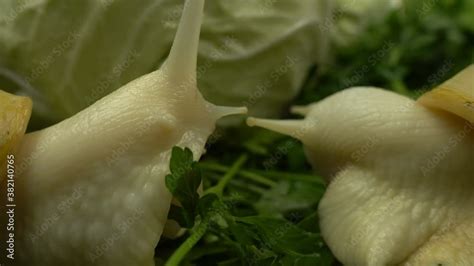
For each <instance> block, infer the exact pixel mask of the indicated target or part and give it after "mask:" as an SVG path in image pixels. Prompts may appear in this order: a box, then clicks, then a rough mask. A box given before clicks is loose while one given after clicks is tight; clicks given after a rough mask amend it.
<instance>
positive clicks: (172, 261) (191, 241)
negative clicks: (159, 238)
mask: <svg viewBox="0 0 474 266" xmlns="http://www.w3.org/2000/svg"><path fill="white" fill-rule="evenodd" d="M208 227H209V221H208V220H203V221H201V222H200V223H199V224H198V225H197V226H196V229H195V230H194V231H193V233H192V234H191V235H190V236H189V237H188V238H187V239H186V241H184V243H183V244H181V246H179V248H178V249H177V250H176V251H175V252H174V253H173V255H171V257H170V258H169V259H168V261H167V262H166V263H165V266H179V264H180V263H181V261H182V260H183V259H184V257H185V256H186V255H187V254H188V253H189V252H190V251H191V249H192V248H193V247H194V246H195V245H196V244H197V243H198V242H199V240H201V238H202V237H203V236H204V234H205V233H206V232H207V228H208Z"/></svg>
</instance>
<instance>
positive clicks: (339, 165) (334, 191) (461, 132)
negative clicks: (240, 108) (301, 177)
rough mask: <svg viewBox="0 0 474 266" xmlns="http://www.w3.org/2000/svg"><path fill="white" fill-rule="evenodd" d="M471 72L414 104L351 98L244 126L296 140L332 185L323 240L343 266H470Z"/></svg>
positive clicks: (355, 92)
mask: <svg viewBox="0 0 474 266" xmlns="http://www.w3.org/2000/svg"><path fill="white" fill-rule="evenodd" d="M473 101H474V66H473V65H471V66H469V67H467V68H466V69H465V70H463V71H462V72H460V73H459V74H457V75H456V76H454V77H453V78H452V79H450V80H448V81H446V82H445V83H443V84H442V85H440V86H439V87H437V88H435V89H434V90H432V91H430V92H427V93H425V94H424V95H422V96H421V97H420V98H419V100H418V101H414V100H412V99H410V98H407V97H404V96H401V95H398V94H396V93H394V92H390V91H387V90H383V89H379V88H368V87H359V88H350V89H347V90H344V91H342V92H339V93H336V94H335V95H332V96H330V97H328V98H327V99H325V100H322V101H321V102H318V103H314V104H311V105H309V106H306V107H296V108H294V109H293V111H294V112H295V113H298V114H302V115H304V116H305V119H303V120H289V121H288V120H287V121H276V120H267V119H256V118H249V119H248V124H249V125H251V126H259V127H263V128H267V129H270V130H273V131H277V132H280V133H283V134H287V135H292V136H294V137H295V138H298V139H300V140H301V141H302V142H303V144H304V145H305V148H306V152H307V157H308V160H309V161H310V162H311V163H312V165H313V166H314V167H315V169H316V170H319V171H320V173H322V174H323V175H324V176H325V177H327V178H328V179H329V180H330V184H329V187H328V190H327V192H326V193H325V195H324V197H323V198H322V201H321V203H320V206H319V215H320V219H321V220H320V226H321V230H322V234H323V237H324V239H325V240H326V242H327V243H328V245H329V247H330V248H331V250H332V252H333V253H334V255H335V256H336V257H337V258H338V259H339V260H340V261H341V262H342V263H343V264H344V265H369V266H372V265H373V266H376V265H377V266H378V265H398V264H401V265H474V193H473V191H474V125H473V124H472V122H474V108H473V104H472V103H473Z"/></svg>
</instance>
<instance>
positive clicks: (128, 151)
mask: <svg viewBox="0 0 474 266" xmlns="http://www.w3.org/2000/svg"><path fill="white" fill-rule="evenodd" d="M203 7H204V0H188V1H187V2H186V5H185V8H184V11H183V15H182V19H181V22H180V25H179V28H178V32H177V34H176V37H175V41H174V44H173V47H172V49H171V52H170V55H169V57H168V59H167V60H166V61H165V63H164V64H163V66H162V67H161V68H160V69H159V70H157V71H155V72H152V73H150V74H148V75H145V76H142V77H140V78H138V79H136V80H134V81H132V82H130V83H128V84H127V85H125V86H123V87H121V88H120V89H118V90H117V91H115V92H113V93H111V94H110V95H108V96H106V97H104V98H103V99H101V100H99V101H97V102H96V103H94V104H93V105H91V106H90V107H88V108H87V109H85V110H83V111H81V112H80V113H78V114H76V115H74V116H73V117H71V118H69V119H66V120H64V121H62V122H60V123H58V124H56V125H54V126H52V127H50V128H46V129H43V130H40V131H37V132H33V133H29V134H26V135H24V136H23V138H22V140H21V141H20V142H18V141H17V140H18V139H19V138H20V137H21V135H22V133H23V132H24V130H25V127H26V124H27V121H28V116H29V114H30V111H31V105H30V104H29V100H27V99H24V98H16V97H14V96H8V97H7V98H8V99H7V101H8V103H15V102H13V101H17V99H19V100H18V101H19V102H20V103H21V104H22V105H20V106H19V107H18V108H17V109H16V110H19V111H17V112H16V113H12V111H11V110H10V109H5V108H4V105H3V103H2V105H1V109H0V111H1V112H2V113H6V112H7V113H8V114H10V113H11V114H15V116H16V117H14V118H15V120H12V121H13V122H8V123H7V126H4V125H3V124H2V128H1V131H0V132H1V134H5V131H7V132H9V133H7V134H8V135H9V136H13V137H10V138H7V139H6V141H4V138H2V139H1V141H4V142H5V143H4V142H2V147H1V151H2V154H1V155H2V156H3V157H2V159H3V160H4V158H5V152H4V151H5V149H8V151H7V153H8V152H10V149H11V146H12V145H13V144H18V145H17V151H18V152H17V155H16V161H15V165H16V166H17V172H16V175H17V176H16V181H15V182H16V184H15V185H16V193H17V202H16V205H17V218H16V223H17V229H16V231H15V232H16V235H15V238H16V246H17V248H16V254H15V256H16V257H15V260H16V262H17V263H20V264H21V265H49V266H54V265H61V266H63V265H81V266H82V265H101V266H104V265H115V266H117V265H127V266H133V265H136V266H145V265H154V251H155V247H156V245H157V243H158V241H159V240H160V237H161V235H162V232H163V229H164V226H165V223H166V221H167V215H168V210H169V208H170V204H171V200H172V195H171V194H170V192H169V191H168V189H167V188H166V186H165V181H164V178H165V175H166V174H168V173H169V160H170V156H171V149H172V148H173V147H174V146H180V147H188V148H189V149H191V150H192V152H193V154H194V157H195V158H194V159H196V160H197V159H198V158H199V157H200V156H201V154H202V153H203V152H204V145H205V143H206V140H207V138H208V137H209V135H210V134H211V133H212V132H213V130H214V128H215V122H216V121H217V120H218V119H219V118H221V117H223V116H227V115H231V114H242V113H245V112H246V108H234V107H222V106H216V105H214V104H211V103H209V102H207V101H206V100H205V99H204V98H203V97H202V95H201V93H200V92H199V90H198V88H197V85H196V61H197V52H198V43H199V32H200V25H201V20H202V16H203ZM3 95H4V94H0V99H1V100H2V101H4V98H5V97H6V96H3ZM11 105H12V106H13V107H15V106H14V105H13V104H11ZM6 108H11V107H8V106H7V107H6ZM9 116H10V115H9ZM10 120H11V119H10ZM10 120H8V121H10ZM2 123H4V122H2ZM12 143H13V144H12ZM5 145H7V146H5Z"/></svg>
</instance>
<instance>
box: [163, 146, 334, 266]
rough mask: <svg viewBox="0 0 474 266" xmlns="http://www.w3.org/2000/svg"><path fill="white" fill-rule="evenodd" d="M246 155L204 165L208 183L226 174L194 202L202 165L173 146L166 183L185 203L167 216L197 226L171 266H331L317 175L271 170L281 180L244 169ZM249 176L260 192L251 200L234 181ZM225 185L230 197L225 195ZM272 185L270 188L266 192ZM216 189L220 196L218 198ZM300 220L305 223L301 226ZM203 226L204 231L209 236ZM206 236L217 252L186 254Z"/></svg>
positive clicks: (188, 154) (209, 250)
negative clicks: (323, 233) (219, 173)
mask: <svg viewBox="0 0 474 266" xmlns="http://www.w3.org/2000/svg"><path fill="white" fill-rule="evenodd" d="M269 152H272V151H271V150H269ZM257 153H258V152H257ZM246 157H247V156H240V157H239V158H238V159H237V160H236V161H235V162H234V163H233V165H232V166H231V167H224V166H221V167H216V166H213V167H207V168H206V167H204V166H205V165H203V166H202V168H203V169H206V170H203V172H204V174H203V177H204V181H206V176H207V175H208V174H211V172H212V171H217V170H225V171H224V172H223V174H225V177H224V178H219V179H218V182H217V184H214V185H212V186H211V187H207V188H206V190H205V191H204V196H203V197H202V198H200V199H199V198H196V195H197V189H198V187H199V183H196V182H198V181H199V180H200V178H198V177H197V176H200V175H198V174H196V173H199V172H198V171H197V168H198V167H199V164H196V163H195V162H193V159H192V158H193V157H192V153H191V151H190V150H189V149H187V148H185V149H181V148H178V147H175V148H173V152H172V157H171V160H170V170H171V174H169V175H168V176H167V177H166V183H167V186H168V188H169V189H170V191H171V192H172V193H173V195H174V196H175V197H176V198H178V199H179V201H180V202H181V203H185V202H187V203H186V204H183V208H178V207H174V208H175V209H176V210H179V213H178V214H179V215H177V214H175V212H176V211H175V210H174V209H172V211H171V212H170V214H169V218H172V219H176V217H178V219H177V220H178V221H180V224H181V225H186V226H191V225H193V228H192V232H193V233H192V234H191V235H190V236H189V238H187V239H186V240H185V242H184V244H183V245H181V246H180V247H178V248H177V249H176V251H175V253H174V254H173V256H171V257H170V259H169V260H168V262H167V263H168V264H167V265H175V263H176V262H177V261H180V262H181V261H184V262H185V264H187V263H193V264H199V265H200V264H203V265H210V264H214V263H217V262H218V264H219V265H235V264H245V265H292V264H291V263H296V265H311V264H312V265H331V263H332V256H331V253H330V252H329V250H328V249H327V248H326V247H325V245H324V243H323V240H322V238H321V236H320V235H319V232H318V231H319V230H318V228H317V218H316V217H314V216H313V214H314V213H315V209H316V205H317V202H318V201H319V199H320V197H321V195H322V193H323V190H324V186H323V185H322V183H321V182H320V181H313V179H315V180H317V179H318V178H317V177H315V176H304V178H302V176H300V175H293V174H290V173H286V174H285V173H277V172H268V173H270V175H271V176H273V177H276V176H278V177H282V179H283V180H275V179H274V178H271V177H267V176H265V175H260V173H257V172H253V170H243V169H241V168H242V166H243V162H244V161H245V160H242V159H243V158H246ZM209 169H212V170H209ZM210 171H211V172H210ZM249 173H252V174H253V175H255V176H258V178H255V176H253V177H254V179H253V180H254V182H256V184H254V185H250V184H248V185H249V187H250V186H254V187H255V188H258V189H256V190H255V191H256V192H257V193H254V194H253V195H250V196H249V195H247V194H244V193H243V192H244V191H245V189H243V188H241V187H239V186H236V184H238V183H235V181H238V179H239V176H240V175H244V176H247V178H249V177H248V176H249V175H250V174H249ZM250 176H252V175H250ZM308 177H310V178H311V179H309V178H308ZM305 178H307V179H305ZM186 182H188V184H186ZM223 185H225V190H224V191H225V192H226V193H221V189H222V188H223ZM268 186H270V188H268V189H263V187H268ZM246 189H248V187H247V188H246ZM214 191H220V192H219V193H216V194H215V193H214ZM253 197H255V200H253V199H252V198H253ZM287 199H288V200H289V201H288V202H285V200H287ZM248 200H250V201H248ZM280 204H281V206H280ZM185 206H187V207H185ZM308 210H311V211H308ZM193 215H194V216H193ZM269 215H271V216H269ZM302 221H306V223H304V224H303V223H302V224H301V225H300V223H301V222H302ZM203 228H206V233H205V234H203V231H202V230H203ZM202 237H203V239H202V240H201V241H200V243H201V244H200V245H203V246H205V247H214V244H216V243H219V248H217V247H216V248H209V249H204V250H203V249H201V248H199V245H198V247H196V248H195V249H193V250H191V251H190V252H189V254H188V251H187V250H186V247H187V246H189V245H190V242H192V245H195V244H196V243H197V240H199V239H200V238H202ZM183 250H184V251H183ZM209 260H210V261H213V262H212V263H210V261H209Z"/></svg>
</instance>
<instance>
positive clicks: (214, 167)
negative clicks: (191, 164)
mask: <svg viewBox="0 0 474 266" xmlns="http://www.w3.org/2000/svg"><path fill="white" fill-rule="evenodd" d="M199 166H200V167H202V168H203V169H207V170H211V171H217V172H222V173H226V172H228V171H229V170H230V168H229V167H227V166H224V165H221V164H218V163H206V162H201V163H199ZM238 174H239V175H240V176H242V177H244V178H246V179H249V180H252V181H254V182H256V183H260V184H262V185H265V186H269V187H273V186H276V184H277V183H276V182H275V181H273V180H270V179H268V178H266V177H264V176H262V175H259V174H256V173H253V172H250V171H245V170H239V171H238Z"/></svg>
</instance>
